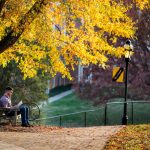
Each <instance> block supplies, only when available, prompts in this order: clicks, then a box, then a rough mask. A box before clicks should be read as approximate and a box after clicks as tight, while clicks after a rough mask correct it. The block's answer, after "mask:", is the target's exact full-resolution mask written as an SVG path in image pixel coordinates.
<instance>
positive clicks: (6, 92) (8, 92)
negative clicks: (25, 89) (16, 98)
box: [5, 86, 13, 97]
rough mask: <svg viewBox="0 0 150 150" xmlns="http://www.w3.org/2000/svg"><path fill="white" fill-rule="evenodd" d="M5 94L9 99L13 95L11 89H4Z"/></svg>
mask: <svg viewBox="0 0 150 150" xmlns="http://www.w3.org/2000/svg"><path fill="white" fill-rule="evenodd" d="M5 94H6V95H7V96H9V97H11V96H12V94H13V88H12V87H9V86H8V87H6V88H5Z"/></svg>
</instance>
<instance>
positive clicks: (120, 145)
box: [104, 125, 150, 150]
mask: <svg viewBox="0 0 150 150" xmlns="http://www.w3.org/2000/svg"><path fill="white" fill-rule="evenodd" d="M149 138H150V125H134V126H133V125H130V126H126V127H124V128H123V129H121V130H120V131H119V132H118V133H116V134H115V135H114V136H112V137H111V139H110V140H109V141H108V143H107V144H106V146H105V148H104V150H150V139H149Z"/></svg>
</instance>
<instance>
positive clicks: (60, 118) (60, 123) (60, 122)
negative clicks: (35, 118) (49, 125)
mask: <svg viewBox="0 0 150 150" xmlns="http://www.w3.org/2000/svg"><path fill="white" fill-rule="evenodd" d="M61 125H62V117H61V116H60V117H59V126H60V127H61Z"/></svg>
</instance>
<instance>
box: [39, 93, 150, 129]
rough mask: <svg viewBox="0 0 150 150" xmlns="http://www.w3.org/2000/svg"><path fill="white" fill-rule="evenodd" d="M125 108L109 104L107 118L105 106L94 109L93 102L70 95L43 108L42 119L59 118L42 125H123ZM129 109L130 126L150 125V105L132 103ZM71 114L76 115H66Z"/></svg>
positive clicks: (117, 104)
mask: <svg viewBox="0 0 150 150" xmlns="http://www.w3.org/2000/svg"><path fill="white" fill-rule="evenodd" d="M111 101H119V102H121V101H122V102H123V101H124V99H117V98H116V99H112V100H111ZM123 106H124V104H123V103H109V104H107V113H106V116H105V107H104V106H98V107H94V106H93V105H92V103H91V102H89V101H87V100H83V99H82V100H81V99H80V98H79V97H78V96H77V95H75V94H70V95H68V96H66V97H64V98H62V99H60V100H58V101H55V102H53V103H50V104H48V105H47V106H45V107H43V108H42V115H41V118H48V117H52V116H53V117H54V116H57V117H54V118H49V119H45V120H43V121H42V122H41V124H47V125H57V126H60V125H61V126H70V127H71V126H74V127H75V126H76V127H78V126H79V127H82V126H98V125H120V124H122V115H123ZM127 108H128V117H129V119H128V123H129V124H132V123H133V124H141V123H150V115H149V112H150V103H134V104H133V105H132V103H128V107H127ZM132 108H133V111H132ZM90 110H93V111H90ZM77 112H80V113H77ZM85 112H86V113H85ZM70 113H75V114H71V115H66V114H70ZM60 115H61V116H60ZM132 116H133V117H132Z"/></svg>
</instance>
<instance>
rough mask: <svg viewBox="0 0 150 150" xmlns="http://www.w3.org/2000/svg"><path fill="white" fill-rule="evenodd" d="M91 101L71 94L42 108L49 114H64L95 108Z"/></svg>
mask: <svg viewBox="0 0 150 150" xmlns="http://www.w3.org/2000/svg"><path fill="white" fill-rule="evenodd" d="M95 108H96V107H94V106H93V105H92V103H91V102H88V101H86V100H81V99H80V98H79V97H78V96H77V95H75V94H70V95H68V96H66V97H63V98H61V99H60V100H58V101H55V102H53V103H50V104H48V105H47V106H45V107H43V108H42V110H43V112H45V113H44V114H47V115H48V116H55V115H63V114H68V113H73V112H79V111H84V110H89V109H95Z"/></svg>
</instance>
